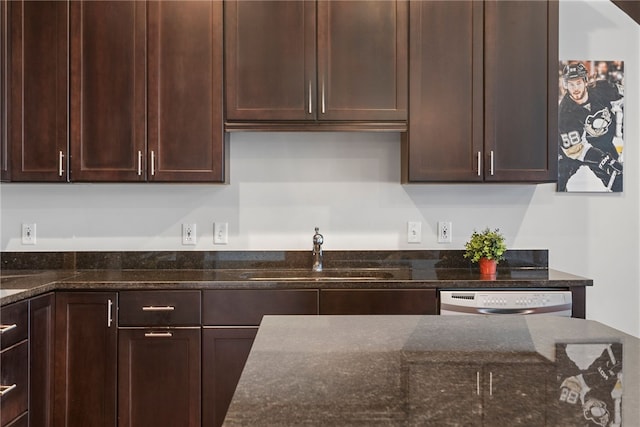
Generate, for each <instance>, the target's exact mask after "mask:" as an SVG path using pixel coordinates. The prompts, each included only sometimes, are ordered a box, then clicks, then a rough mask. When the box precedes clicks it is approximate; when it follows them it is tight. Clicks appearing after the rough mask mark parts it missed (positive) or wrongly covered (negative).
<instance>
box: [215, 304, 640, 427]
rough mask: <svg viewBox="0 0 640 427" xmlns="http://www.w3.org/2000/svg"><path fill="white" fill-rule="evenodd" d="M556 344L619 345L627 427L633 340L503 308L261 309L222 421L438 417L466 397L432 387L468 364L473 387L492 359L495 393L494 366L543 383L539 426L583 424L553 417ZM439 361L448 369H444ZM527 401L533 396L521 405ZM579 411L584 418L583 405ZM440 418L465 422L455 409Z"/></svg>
mask: <svg viewBox="0 0 640 427" xmlns="http://www.w3.org/2000/svg"><path fill="white" fill-rule="evenodd" d="M562 342H564V343H567V342H569V343H592V342H596V343H600V344H602V343H611V342H614V343H622V346H623V357H622V372H623V375H622V378H623V379H622V384H623V386H622V389H623V393H622V413H621V415H622V420H623V425H627V423H630V424H628V425H634V423H635V422H637V420H639V419H640V396H639V394H640V339H638V338H635V337H633V336H631V335H627V334H624V333H623V332H620V331H617V330H615V329H613V328H609V327H607V326H604V325H602V324H600V323H598V322H595V321H589V320H583V319H572V318H564V317H556V316H509V315H506V316H295V317H294V316H265V317H264V319H263V321H262V323H261V326H260V329H259V331H258V334H257V337H256V340H255V342H254V344H253V347H252V349H251V353H250V355H249V358H248V360H247V364H246V365H245V368H244V370H243V372H242V376H241V379H240V382H239V384H238V387H237V389H236V392H235V394H234V397H233V400H232V402H231V405H230V407H229V411H228V412H227V416H226V419H225V423H224V425H225V426H227V427H231V426H273V425H279V426H288V425H291V426H293V425H309V426H316V425H318V426H320V425H334V426H352V425H367V426H377V425H384V426H404V425H442V424H438V423H436V424H433V423H432V422H431V423H430V422H428V418H429V417H430V416H432V415H434V414H435V416H439V417H440V418H439V419H440V420H442V419H443V418H442V417H443V416H444V418H445V419H446V418H447V414H446V413H443V411H445V412H446V411H450V410H452V409H453V412H452V413H454V412H455V411H458V412H459V408H460V407H461V406H463V405H465V404H467V403H468V399H467V400H466V401H465V398H464V397H463V396H459V397H460V399H457V398H454V399H451V396H445V399H448V401H446V402H442V401H437V400H438V398H437V397H436V398H434V397H433V396H434V391H433V390H435V395H436V396H437V395H438V393H441V392H444V390H445V389H449V388H448V387H449V385H450V384H451V383H455V382H456V378H457V381H460V375H458V374H457V373H460V372H464V371H465V369H467V367H469V369H471V370H472V371H473V372H472V375H471V376H472V377H473V378H471V379H470V381H469V382H470V385H469V387H468V388H470V389H471V390H468V391H469V393H470V394H471V395H474V394H475V393H476V387H480V386H479V385H478V386H477V385H476V374H475V372H476V371H477V372H481V371H482V368H479V366H480V367H481V366H490V370H491V371H496V377H495V378H494V379H493V381H494V384H493V385H492V387H497V388H496V389H495V390H497V391H500V387H501V386H502V384H503V383H501V382H500V381H501V378H499V377H498V375H499V374H500V373H499V372H498V371H500V370H501V369H504V372H506V373H504V372H503V374H500V375H503V377H502V378H504V376H506V377H507V378H509V375H514V376H515V374H513V372H518V371H517V370H516V371H514V367H515V366H523V365H522V364H526V365H524V368H525V372H526V373H527V374H526V376H525V378H524V380H525V381H526V382H527V383H533V384H536V383H537V382H539V381H547V382H546V384H547V385H548V387H547V393H548V395H547V396H546V397H543V399H544V401H545V402H547V404H548V405H549V408H548V412H546V415H544V417H545V420H546V421H545V422H546V423H547V425H587V423H586V422H582V423H578V424H563V423H562V422H560V421H559V420H560V419H563V418H562V417H563V416H565V415H566V414H564V413H561V414H558V412H557V411H565V410H566V408H564V407H562V405H559V404H557V401H558V396H559V395H560V386H559V384H557V379H556V374H557V372H558V370H557V369H558V368H557V366H556V365H555V363H554V362H555V360H556V343H562ZM601 351H602V350H601ZM518 364H520V365H518ZM505 366H506V368H504V367H505ZM536 366H539V367H543V368H544V372H550V373H551V376H550V377H545V376H544V375H536V374H531V373H529V371H528V368H529V367H531V369H532V372H537V371H535V367H536ZM451 367H453V368H451ZM447 369H453V371H450V374H447ZM487 369H489V368H487ZM478 375H479V374H478ZM483 375H484V374H483ZM509 381H511V380H509ZM513 381H514V382H515V380H513ZM445 383H447V384H445ZM543 384H545V383H543ZM592 384H593V383H592ZM483 387H485V386H483ZM429 389H430V390H429ZM462 390H463V389H460V391H462ZM478 393H479V394H482V395H483V398H484V400H483V402H485V404H487V405H489V404H494V405H496V404H497V405H505V406H510V405H511V406H512V405H515V408H514V407H510V408H508V410H509V411H511V412H512V413H513V411H514V410H515V411H516V413H518V414H520V415H522V417H521V420H522V421H521V422H518V421H517V420H518V419H520V418H519V417H520V415H518V416H516V417H515V418H513V419H511V421H510V422H509V423H508V425H536V426H539V425H542V424H540V423H537V422H534V423H533V424H532V423H531V422H530V421H529V422H527V421H526V417H527V416H528V415H529V413H528V412H527V411H528V410H529V409H527V408H519V407H518V406H517V405H520V404H521V402H522V401H517V400H515V399H512V398H511V397H508V398H507V399H505V400H504V401H501V400H499V396H500V395H499V393H498V392H496V393H495V395H491V397H489V396H488V392H487V391H486V389H485V390H483V391H482V392H480V391H478ZM425 396H428V397H425ZM530 400H533V396H530V399H529V397H526V398H525V400H524V402H525V403H524V404H525V405H526V404H529V403H530ZM519 402H520V403H519ZM556 405H557V407H556ZM503 409H504V408H503ZM610 409H611V408H610ZM531 410H532V411H537V410H538V409H535V408H534V409H531ZM463 412H464V411H463ZM578 413H579V416H582V408H579V409H578ZM613 413H614V411H613V409H611V416H612V420H613ZM481 414H482V410H481V411H480V415H478V416H482V415H481ZM572 416H573V414H572ZM582 421H585V420H584V419H583V420H582ZM486 422H487V421H486V419H485V424H486ZM543 424H544V423H543ZM446 425H452V426H453V425H467V424H465V421H464V420H463V419H462V418H460V419H458V418H455V416H453V417H452V418H450V419H448V422H446ZM473 425H480V424H479V423H478V422H477V421H476V423H473ZM489 425H498V424H491V422H489ZM499 425H507V424H499ZM607 425H609V424H607Z"/></svg>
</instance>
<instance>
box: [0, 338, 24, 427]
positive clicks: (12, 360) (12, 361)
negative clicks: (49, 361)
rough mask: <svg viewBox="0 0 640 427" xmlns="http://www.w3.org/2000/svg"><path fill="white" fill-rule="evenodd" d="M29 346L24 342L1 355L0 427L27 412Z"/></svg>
mask: <svg viewBox="0 0 640 427" xmlns="http://www.w3.org/2000/svg"><path fill="white" fill-rule="evenodd" d="M28 373H29V346H28V342H27V341H24V342H23V343H22V344H19V345H17V346H15V347H12V348H10V349H7V350H5V351H3V352H2V353H0V385H2V392H3V394H2V396H1V397H0V425H2V426H5V425H7V424H8V423H9V422H10V421H13V420H14V419H15V418H16V417H18V415H20V414H22V413H23V412H25V411H26V410H27V402H28V393H29V374H28Z"/></svg>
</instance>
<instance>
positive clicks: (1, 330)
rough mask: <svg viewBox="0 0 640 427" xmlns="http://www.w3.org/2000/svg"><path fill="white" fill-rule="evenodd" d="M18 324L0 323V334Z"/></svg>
mask: <svg viewBox="0 0 640 427" xmlns="http://www.w3.org/2000/svg"><path fill="white" fill-rule="evenodd" d="M17 327H18V325H16V324H15V323H14V324H13V325H0V334H4V333H5V332H9V331H10V330H12V329H15V328H17Z"/></svg>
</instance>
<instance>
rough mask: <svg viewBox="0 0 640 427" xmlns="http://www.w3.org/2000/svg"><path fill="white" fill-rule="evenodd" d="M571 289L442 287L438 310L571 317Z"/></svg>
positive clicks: (452, 312) (461, 312)
mask: <svg viewBox="0 0 640 427" xmlns="http://www.w3.org/2000/svg"><path fill="white" fill-rule="evenodd" d="M571 310H572V299H571V291H566V290H553V289H549V290H547V289H545V290H539V289H509V288H505V289H491V290H487V289H443V290H440V314H441V315H456V314H471V315H474V314H475V315H477V314H491V315H493V314H495V315H498V314H527V315H555V316H565V317H571Z"/></svg>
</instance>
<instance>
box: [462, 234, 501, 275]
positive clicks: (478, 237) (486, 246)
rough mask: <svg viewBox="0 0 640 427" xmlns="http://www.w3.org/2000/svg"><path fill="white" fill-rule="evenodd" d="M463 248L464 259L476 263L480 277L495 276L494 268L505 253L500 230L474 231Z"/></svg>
mask: <svg viewBox="0 0 640 427" xmlns="http://www.w3.org/2000/svg"><path fill="white" fill-rule="evenodd" d="M464 248H465V253H464V257H465V258H469V259H470V260H471V262H477V263H478V266H479V267H480V274H482V275H494V274H496V266H497V264H498V262H500V261H501V260H503V259H504V253H505V252H506V251H507V245H506V244H505V243H504V236H503V235H502V234H500V229H498V228H496V229H495V230H490V229H489V227H487V228H485V229H484V230H483V231H482V232H477V231H475V230H474V231H473V234H471V238H470V239H469V241H468V242H467V243H465V245H464Z"/></svg>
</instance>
